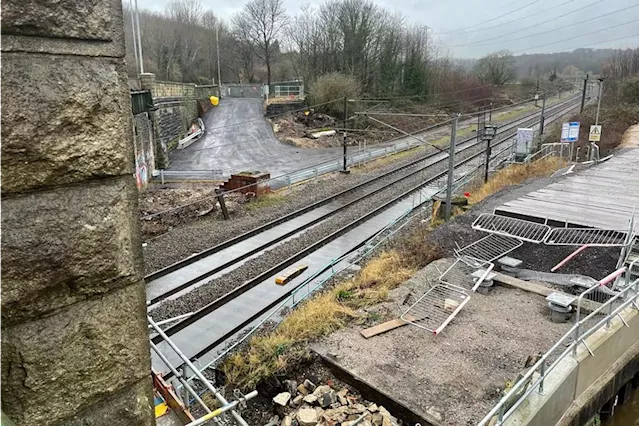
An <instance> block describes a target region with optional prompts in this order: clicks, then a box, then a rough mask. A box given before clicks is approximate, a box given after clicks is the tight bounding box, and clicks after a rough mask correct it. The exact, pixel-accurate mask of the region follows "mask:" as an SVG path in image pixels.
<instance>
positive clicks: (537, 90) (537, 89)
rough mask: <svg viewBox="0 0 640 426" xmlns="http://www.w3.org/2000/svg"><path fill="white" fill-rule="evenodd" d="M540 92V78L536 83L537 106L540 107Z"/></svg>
mask: <svg viewBox="0 0 640 426" xmlns="http://www.w3.org/2000/svg"><path fill="white" fill-rule="evenodd" d="M539 92H540V77H538V80H537V82H536V98H535V101H536V102H535V106H538V93H539Z"/></svg>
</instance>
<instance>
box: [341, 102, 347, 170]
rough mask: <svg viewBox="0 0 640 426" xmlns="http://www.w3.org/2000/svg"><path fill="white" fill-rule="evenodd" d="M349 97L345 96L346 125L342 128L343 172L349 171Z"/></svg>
mask: <svg viewBox="0 0 640 426" xmlns="http://www.w3.org/2000/svg"><path fill="white" fill-rule="evenodd" d="M347 119H348V116H347V97H346V96H345V97H344V125H343V130H342V155H343V158H342V172H343V173H347V172H348V170H347V130H346V129H347Z"/></svg>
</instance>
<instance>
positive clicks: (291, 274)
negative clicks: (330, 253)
mask: <svg viewBox="0 0 640 426" xmlns="http://www.w3.org/2000/svg"><path fill="white" fill-rule="evenodd" d="M307 268H309V267H308V266H307V265H300V266H297V267H296V268H294V269H290V270H288V271H287V272H285V273H284V274H282V275H279V276H277V277H276V284H278V285H285V284H287V283H288V282H289V281H291V280H292V279H294V278H295V277H297V276H299V275H300V274H302V273H303V272H304V271H306V270H307Z"/></svg>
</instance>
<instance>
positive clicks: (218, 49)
mask: <svg viewBox="0 0 640 426" xmlns="http://www.w3.org/2000/svg"><path fill="white" fill-rule="evenodd" d="M218 26H219V25H216V57H217V60H218V97H220V88H221V87H222V80H221V79H220V45H219V43H218ZM267 93H269V92H268V91H267ZM267 96H268V95H267Z"/></svg>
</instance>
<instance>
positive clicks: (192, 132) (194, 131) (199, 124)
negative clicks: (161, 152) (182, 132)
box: [178, 118, 205, 149]
mask: <svg viewBox="0 0 640 426" xmlns="http://www.w3.org/2000/svg"><path fill="white" fill-rule="evenodd" d="M204 132H205V127H204V122H203V121H202V119H201V118H198V119H197V120H196V121H195V122H194V123H193V124H192V125H191V128H190V129H189V134H188V135H187V136H186V137H185V138H182V139H180V141H178V149H185V148H186V147H188V146H189V145H191V144H192V143H194V142H195V141H197V140H198V139H200V138H201V137H202V135H204Z"/></svg>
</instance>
